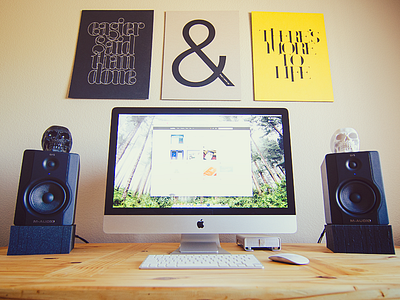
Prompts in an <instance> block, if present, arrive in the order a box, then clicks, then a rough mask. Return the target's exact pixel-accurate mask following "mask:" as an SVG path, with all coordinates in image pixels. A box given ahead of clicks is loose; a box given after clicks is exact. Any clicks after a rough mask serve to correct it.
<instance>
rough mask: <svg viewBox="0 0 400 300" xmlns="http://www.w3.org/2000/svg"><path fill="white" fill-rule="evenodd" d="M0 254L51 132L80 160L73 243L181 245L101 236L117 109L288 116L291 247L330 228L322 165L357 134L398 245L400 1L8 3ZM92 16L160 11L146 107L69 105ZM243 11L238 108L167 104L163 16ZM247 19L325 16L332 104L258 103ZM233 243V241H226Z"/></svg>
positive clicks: (2, 22)
mask: <svg viewBox="0 0 400 300" xmlns="http://www.w3.org/2000/svg"><path fill="white" fill-rule="evenodd" d="M0 7H1V9H0V40H1V43H0V104H1V109H0V116H1V117H0V120H1V127H2V128H1V131H0V141H1V142H0V153H1V158H0V192H1V198H0V211H1V218H0V246H7V244H8V239H9V230H10V226H11V225H12V224H13V218H14V209H15V200H16V193H17V188H18V181H19V172H20V167H21V159H22V154H23V151H24V150H25V149H39V150H40V149H41V145H40V140H41V136H42V133H43V132H44V130H45V129H46V128H47V127H49V126H50V125H53V124H59V125H63V126H66V127H68V128H69V129H70V131H71V132H72V134H73V139H74V145H73V149H72V150H73V152H75V153H79V154H80V156H81V176H80V186H79V194H78V203H77V214H76V224H77V233H78V234H79V235H81V236H83V237H85V238H86V239H88V240H89V241H90V242H120V241H121V242H127V241H135V242H136V241H139V242H140V241H147V240H152V241H177V240H178V237H177V236H152V237H149V238H148V239H147V238H146V237H144V236H120V235H106V234H104V233H103V229H102V221H103V220H102V219H103V206H104V203H103V202H104V191H105V179H106V168H107V152H108V134H109V120H110V111H111V108H112V107H114V106H200V105H202V106H234V107H266V106H271V107H279V106H283V107H286V108H288V109H289V112H290V117H291V119H290V120H291V134H292V146H293V164H294V176H295V188H296V203H297V213H298V231H297V233H296V234H293V235H284V236H282V239H283V241H284V242H302V243H313V242H316V240H317V239H318V237H319V234H320V233H321V230H322V229H323V225H324V222H325V219H324V209H323V201H322V189H321V177H320V164H321V162H322V160H323V158H324V156H325V154H326V153H328V152H330V148H329V140H330V137H331V135H332V133H333V132H334V131H335V130H336V129H337V128H340V127H353V128H355V129H356V130H357V131H358V132H359V134H360V138H361V149H362V150H378V151H379V153H380V155H381V165H382V171H383V177H384V181H385V191H386V198H387V205H388V209H389V219H390V223H391V224H392V225H393V231H394V236H395V242H396V244H397V245H400V204H399V201H398V195H399V194H400V184H399V183H398V178H399V169H400V160H399V159H398V157H399V154H398V152H399V151H398V149H399V148H400V133H399V130H398V127H399V125H400V118H399V117H398V115H399V109H400V104H399V101H400V96H399V95H400V75H399V70H400V55H399V49H400V34H399V31H398V30H399V28H400V1H398V0H391V1H390V0H327V1H319V0H301V1H300V0H246V1H241V0H224V1H223V0H217V1H215V0H203V1H182V0H170V1H161V0H159V1H157V0H147V1H127V0H114V1H105V0H96V1H94V0H68V1H56V0H37V1H29V0H18V1H7V0H0ZM84 9H153V10H154V11H155V20H154V37H153V58H152V72H151V85H150V99H149V100H132V101H127V100H74V99H67V97H66V95H67V92H68V87H69V82H70V78H71V73H72V67H73V61H74V55H75V47H76V42H77V35H78V28H79V21H80V12H81V10H84ZM173 10H188V11H190V10H203V11H204V10H237V11H239V12H240V39H241V49H240V51H241V61H240V63H241V70H242V74H241V76H242V77H241V80H242V101H240V102H222V101H218V102H214V101H210V102H206V101H192V102H190V101H185V102H181V101H164V100H163V101H162V100H160V86H161V65H162V46H163V26H164V12H165V11H173ZM251 11H279V12H307V13H323V14H324V17H325V27H326V32H327V39H328V49H329V57H330V65H331V74H332V84H333V89H334V97H335V101H334V102H333V103H305V102H301V103H294V102H283V103H279V102H255V101H253V92H252V90H253V88H252V65H251V40H250V17H249V13H250V12H251ZM224 239H225V240H227V241H233V237H231V236H225V237H224Z"/></svg>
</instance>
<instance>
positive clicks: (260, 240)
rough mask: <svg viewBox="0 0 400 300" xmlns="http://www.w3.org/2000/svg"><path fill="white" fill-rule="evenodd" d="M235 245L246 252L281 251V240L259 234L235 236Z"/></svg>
mask: <svg viewBox="0 0 400 300" xmlns="http://www.w3.org/2000/svg"><path fill="white" fill-rule="evenodd" d="M236 244H237V245H239V246H241V247H243V249H244V250H246V251H253V250H272V251H278V250H281V239H280V238H279V237H272V236H267V235H262V234H261V235H260V234H243V235H237V236H236Z"/></svg>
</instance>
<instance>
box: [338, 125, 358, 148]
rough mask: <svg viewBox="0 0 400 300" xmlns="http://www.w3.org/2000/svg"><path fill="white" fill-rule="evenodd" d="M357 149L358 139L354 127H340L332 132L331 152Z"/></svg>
mask: <svg viewBox="0 0 400 300" xmlns="http://www.w3.org/2000/svg"><path fill="white" fill-rule="evenodd" d="M359 149H360V139H359V137H358V133H357V131H355V129H353V128H340V129H338V130H336V131H335V132H334V133H333V135H332V138H331V151H332V152H335V153H338V152H356V151H358V150H359Z"/></svg>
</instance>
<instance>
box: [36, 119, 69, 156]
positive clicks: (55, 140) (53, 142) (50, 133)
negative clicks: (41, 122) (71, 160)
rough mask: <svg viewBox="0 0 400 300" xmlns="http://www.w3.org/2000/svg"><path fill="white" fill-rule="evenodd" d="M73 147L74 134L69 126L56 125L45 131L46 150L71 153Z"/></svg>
mask: <svg viewBox="0 0 400 300" xmlns="http://www.w3.org/2000/svg"><path fill="white" fill-rule="evenodd" d="M71 147H72V135H71V132H70V131H69V130H68V128H66V127H63V126H56V125H54V126H50V127H49V128H47V129H46V131H45V132H44V133H43V137H42V149H43V150H44V151H54V152H66V153H69V151H71Z"/></svg>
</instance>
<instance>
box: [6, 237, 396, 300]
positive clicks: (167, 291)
mask: <svg viewBox="0 0 400 300" xmlns="http://www.w3.org/2000/svg"><path fill="white" fill-rule="evenodd" d="M222 246H223V248H224V249H226V250H228V251H229V252H231V253H245V252H244V251H243V250H242V248H240V247H238V246H236V245H235V244H222ZM177 247H178V244H174V243H169V244H164V243H163V244H162V243H140V244H76V245H75V248H74V249H73V250H72V251H71V253H70V254H56V255H28V256H7V255H6V254H7V248H0V299H52V300H53V299H340V300H345V299H352V300H355V299H363V300H364V299H400V259H399V257H398V256H396V255H382V254H341V253H332V252H331V251H330V250H329V249H327V248H326V247H325V245H324V244H284V245H283V246H282V250H281V252H290V253H297V254H301V255H304V256H306V257H308V258H309V259H310V263H309V264H308V265H302V266H297V265H288V264H283V263H277V262H272V261H270V260H269V259H268V256H269V255H271V254H272V252H270V251H262V250H258V251H255V252H253V253H254V254H255V255H256V256H257V258H258V259H259V260H260V261H261V263H262V264H263V265H264V267H265V268H264V269H263V270H240V269H239V270H139V265H140V264H141V262H142V261H143V260H144V259H145V257H146V256H147V255H149V254H167V253H170V252H172V251H173V250H175V249H176V248H177ZM396 251H399V248H397V249H396Z"/></svg>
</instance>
